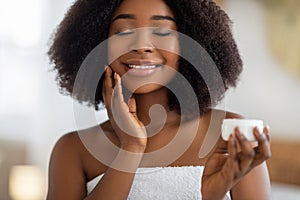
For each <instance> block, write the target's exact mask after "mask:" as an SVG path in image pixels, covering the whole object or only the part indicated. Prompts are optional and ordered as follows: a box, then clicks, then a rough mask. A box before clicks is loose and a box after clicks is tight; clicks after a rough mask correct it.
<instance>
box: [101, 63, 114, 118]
mask: <svg viewBox="0 0 300 200" xmlns="http://www.w3.org/2000/svg"><path fill="white" fill-rule="evenodd" d="M111 74H112V70H111V68H110V67H106V69H105V79H104V81H103V93H102V95H103V101H104V103H105V107H106V109H107V111H108V113H110V108H111V100H112V91H113V88H112V86H113V80H112V78H111Z"/></svg>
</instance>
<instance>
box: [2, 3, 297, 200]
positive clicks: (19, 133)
mask: <svg viewBox="0 0 300 200" xmlns="http://www.w3.org/2000/svg"><path fill="white" fill-rule="evenodd" d="M72 2H74V1H73V0H51V1H50V0H27V1H22V0H0V199H1V200H8V199H30V200H32V199H45V193H46V187H47V170H48V169H47V168H48V162H49V157H50V153H51V150H52V148H53V146H54V144H55V142H56V141H57V140H58V138H59V137H61V136H62V135H63V134H64V133H67V132H69V131H73V130H76V129H78V128H85V127H88V126H92V125H95V123H100V122H101V121H104V120H106V118H107V117H106V113H105V111H100V112H97V113H95V116H96V120H97V121H98V122H97V121H95V120H90V119H89V117H88V116H85V115H82V116H81V119H80V121H81V123H79V124H78V123H76V122H75V119H74V105H75V106H76V108H79V109H82V110H86V111H91V110H90V109H88V108H85V107H84V106H80V105H78V104H77V103H76V102H73V100H72V99H71V97H67V96H63V95H61V94H59V90H58V87H57V85H56V82H55V73H54V72H53V71H51V66H50V65H49V60H48V58H47V55H46V52H47V50H48V47H49V45H48V44H49V38H50V37H51V35H52V34H53V32H54V30H55V28H56V26H57V25H58V24H59V22H60V21H61V20H62V18H63V16H64V14H65V12H66V11H67V9H68V7H69V6H70V5H71V4H72ZM218 3H219V4H220V5H221V6H222V7H223V8H224V9H225V10H226V11H227V13H228V14H229V16H230V18H231V19H232V21H233V31H234V37H235V38H236V41H237V43H238V46H239V49H240V53H241V55H242V59H243V62H244V71H243V74H242V76H241V80H240V83H239V85H238V87H237V88H235V89H231V90H230V91H228V93H227V96H226V98H225V99H224V102H223V103H224V104H225V105H226V109H227V110H230V111H233V112H237V113H240V114H242V115H244V116H246V117H247V118H255V119H262V120H264V122H265V124H268V125H270V127H271V134H272V151H273V157H272V158H271V159H270V161H269V162H268V164H269V170H270V175H271V179H272V187H273V197H274V199H278V200H279V199H284V200H286V199H297V198H298V199H300V158H299V156H298V155H297V154H298V152H300V126H299V123H300V37H299V35H300V1H298V0H219V1H218ZM200 20H201V19H200ZM24 183H25V184H24Z"/></svg>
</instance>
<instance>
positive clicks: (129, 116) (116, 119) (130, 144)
mask: <svg viewBox="0 0 300 200" xmlns="http://www.w3.org/2000/svg"><path fill="white" fill-rule="evenodd" d="M112 73H113V72H112V69H111V68H110V67H109V66H108V67H107V68H106V70H105V79H104V83H103V93H102V95H103V99H104V104H105V106H106V109H107V114H108V117H109V120H110V123H111V125H112V127H113V129H114V130H115V133H116V134H117V136H118V137H119V139H120V142H121V148H122V149H125V150H128V151H133V152H144V150H145V147H146V144H147V133H146V129H145V127H144V124H143V123H142V122H141V121H140V120H139V119H138V117H137V115H136V102H135V99H134V97H130V99H129V101H128V105H127V104H126V103H125V102H124V97H123V93H122V86H121V77H120V76H119V75H118V74H117V73H116V72H115V73H114V80H113V78H112Z"/></svg>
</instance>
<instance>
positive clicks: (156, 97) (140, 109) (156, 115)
mask: <svg viewBox="0 0 300 200" xmlns="http://www.w3.org/2000/svg"><path fill="white" fill-rule="evenodd" d="M134 97H135V99H136V104H137V105H136V106H137V116H138V118H139V120H140V121H141V122H142V123H143V124H144V125H148V124H149V123H150V122H151V123H152V124H156V123H161V121H162V118H163V117H162V116H163V115H165V117H166V118H165V119H166V122H165V124H173V123H176V122H178V121H180V115H179V114H178V113H177V112H176V111H175V110H172V111H170V109H169V106H168V104H169V102H168V89H167V88H165V87H162V88H160V89H158V90H155V91H153V92H150V93H146V94H134ZM149 114H150V115H151V117H150V116H149ZM151 119H152V121H151Z"/></svg>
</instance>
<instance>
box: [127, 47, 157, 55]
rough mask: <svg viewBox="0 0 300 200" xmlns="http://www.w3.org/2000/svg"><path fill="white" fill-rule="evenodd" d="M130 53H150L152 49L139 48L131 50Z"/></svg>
mask: <svg viewBox="0 0 300 200" xmlns="http://www.w3.org/2000/svg"><path fill="white" fill-rule="evenodd" d="M131 52H135V53H140V54H143V53H152V52H153V48H152V47H140V48H138V47H137V48H132V49H131Z"/></svg>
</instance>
